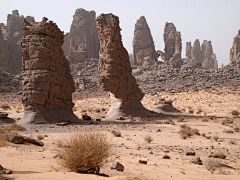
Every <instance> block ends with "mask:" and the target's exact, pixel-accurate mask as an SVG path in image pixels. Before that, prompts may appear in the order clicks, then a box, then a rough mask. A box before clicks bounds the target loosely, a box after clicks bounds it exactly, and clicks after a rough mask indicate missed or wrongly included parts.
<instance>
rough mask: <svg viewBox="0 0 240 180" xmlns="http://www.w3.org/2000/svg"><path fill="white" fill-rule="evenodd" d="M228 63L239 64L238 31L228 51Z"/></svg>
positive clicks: (239, 34)
mask: <svg viewBox="0 0 240 180" xmlns="http://www.w3.org/2000/svg"><path fill="white" fill-rule="evenodd" d="M230 62H231V63H232V64H240V30H238V34H237V36H236V37H234V39H233V45H232V48H231V49H230Z"/></svg>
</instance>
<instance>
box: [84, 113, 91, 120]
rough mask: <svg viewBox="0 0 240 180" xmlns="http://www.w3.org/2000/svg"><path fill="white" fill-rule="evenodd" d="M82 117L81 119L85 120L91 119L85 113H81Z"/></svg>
mask: <svg viewBox="0 0 240 180" xmlns="http://www.w3.org/2000/svg"><path fill="white" fill-rule="evenodd" d="M82 118H83V120H87V121H89V120H91V119H92V118H91V117H90V116H88V115H85V114H83V115H82Z"/></svg>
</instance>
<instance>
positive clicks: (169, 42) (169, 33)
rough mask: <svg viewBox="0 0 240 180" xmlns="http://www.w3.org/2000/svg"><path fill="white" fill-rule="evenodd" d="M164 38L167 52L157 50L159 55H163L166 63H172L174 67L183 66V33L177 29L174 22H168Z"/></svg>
mask: <svg viewBox="0 0 240 180" xmlns="http://www.w3.org/2000/svg"><path fill="white" fill-rule="evenodd" d="M163 38H164V43H165V48H164V51H165V52H162V51H157V53H158V55H159V56H161V58H162V60H164V62H165V63H167V64H171V65H173V66H174V67H181V66H182V64H183V61H182V59H181V51H182V39H181V33H180V32H179V31H177V30H176V27H175V26H174V24H173V23H168V22H166V24H165V28H164V34H163Z"/></svg>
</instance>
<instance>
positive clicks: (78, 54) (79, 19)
mask: <svg viewBox="0 0 240 180" xmlns="http://www.w3.org/2000/svg"><path fill="white" fill-rule="evenodd" d="M95 18H96V13H95V12H94V11H86V10H84V9H77V10H76V12H75V14H74V16H73V21H72V25H71V29H70V32H69V33H67V34H66V35H65V38H64V44H63V47H62V48H63V50H64V54H65V55H66V57H67V59H68V60H69V62H70V63H71V64H72V63H76V62H81V61H84V60H85V59H87V58H99V52H98V51H99V40H98V34H97V28H96V21H95Z"/></svg>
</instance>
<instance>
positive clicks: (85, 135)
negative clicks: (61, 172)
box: [57, 130, 112, 174]
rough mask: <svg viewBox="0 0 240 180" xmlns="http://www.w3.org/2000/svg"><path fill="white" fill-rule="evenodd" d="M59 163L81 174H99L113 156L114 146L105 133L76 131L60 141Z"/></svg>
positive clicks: (58, 150) (58, 148)
mask: <svg viewBox="0 0 240 180" xmlns="http://www.w3.org/2000/svg"><path fill="white" fill-rule="evenodd" d="M59 141H60V142H61V144H62V145H61V147H59V146H57V152H58V155H59V156H60V157H61V158H60V159H59V160H58V163H59V164H60V165H62V166H63V167H65V168H67V169H69V170H71V171H74V172H80V173H96V174H99V171H100V168H101V167H102V166H103V165H104V164H105V163H107V159H108V158H109V157H110V156H111V155H112V145H111V143H110V140H109V139H108V138H107V135H106V133H105V132H102V131H96V130H84V131H76V132H73V133H71V134H70V136H69V137H66V138H62V139H61V140H59Z"/></svg>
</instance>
